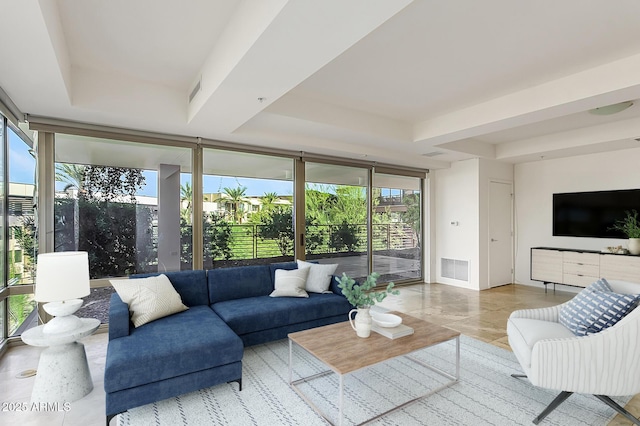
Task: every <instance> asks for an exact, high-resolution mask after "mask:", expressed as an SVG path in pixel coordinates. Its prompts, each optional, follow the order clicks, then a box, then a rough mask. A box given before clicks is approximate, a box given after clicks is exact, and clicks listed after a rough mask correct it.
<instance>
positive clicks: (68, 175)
mask: <svg viewBox="0 0 640 426" xmlns="http://www.w3.org/2000/svg"><path fill="white" fill-rule="evenodd" d="M84 177H85V166H82V165H78V164H68V163H60V164H57V165H56V182H62V183H64V184H65V187H64V190H65V191H66V190H68V189H71V188H75V189H77V190H78V192H83V191H84Z"/></svg>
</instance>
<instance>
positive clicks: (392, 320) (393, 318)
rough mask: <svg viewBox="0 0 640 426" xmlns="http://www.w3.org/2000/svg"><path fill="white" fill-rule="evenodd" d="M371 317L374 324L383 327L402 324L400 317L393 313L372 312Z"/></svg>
mask: <svg viewBox="0 0 640 426" xmlns="http://www.w3.org/2000/svg"><path fill="white" fill-rule="evenodd" d="M371 318H372V319H373V322H374V323H376V325H378V326H380V327H384V328H391V327H397V326H399V325H400V324H402V318H400V317H399V316H397V315H393V314H381V313H379V312H372V313H371Z"/></svg>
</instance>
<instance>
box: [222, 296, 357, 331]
mask: <svg viewBox="0 0 640 426" xmlns="http://www.w3.org/2000/svg"><path fill="white" fill-rule="evenodd" d="M212 308H213V310H214V311H215V312H216V313H217V314H218V315H219V316H220V318H222V319H223V320H224V322H226V323H227V324H228V325H229V327H231V329H232V330H233V331H234V332H236V333H237V334H238V335H243V334H247V333H253V332H256V331H262V330H268V329H271V328H277V327H282V326H286V325H290V324H297V323H300V322H305V321H312V320H316V319H320V318H325V317H332V316H335V315H341V314H344V315H345V318H346V315H347V313H348V312H349V310H350V309H351V305H350V304H349V302H347V299H346V298H344V297H343V296H338V295H336V294H316V293H312V294H309V298H297V297H276V298H273V297H269V296H259V297H251V298H245V299H238V300H227V301H224V302H219V303H215V304H213V305H212Z"/></svg>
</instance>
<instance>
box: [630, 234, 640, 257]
mask: <svg viewBox="0 0 640 426" xmlns="http://www.w3.org/2000/svg"><path fill="white" fill-rule="evenodd" d="M628 248H629V253H631V254H636V255H637V254H640V238H629V246H628Z"/></svg>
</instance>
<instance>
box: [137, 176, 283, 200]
mask: <svg viewBox="0 0 640 426" xmlns="http://www.w3.org/2000/svg"><path fill="white" fill-rule="evenodd" d="M142 174H143V175H144V177H145V182H146V185H145V187H144V188H142V189H141V190H140V191H139V192H138V195H147V196H150V197H156V196H157V195H158V173H157V172H156V171H154V170H145V171H144V172H142ZM187 182H188V183H191V175H190V174H187V173H181V174H180V184H181V185H184V184H185V183H187ZM202 184H203V187H204V191H203V192H204V193H205V194H209V193H214V192H224V188H237V187H239V186H245V187H246V188H247V192H246V195H247V196H250V197H251V196H257V195H264V193H265V192H275V193H277V194H278V195H293V182H291V181H282V180H265V179H249V178H235V177H227V176H211V175H207V176H204V178H203V179H202Z"/></svg>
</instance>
